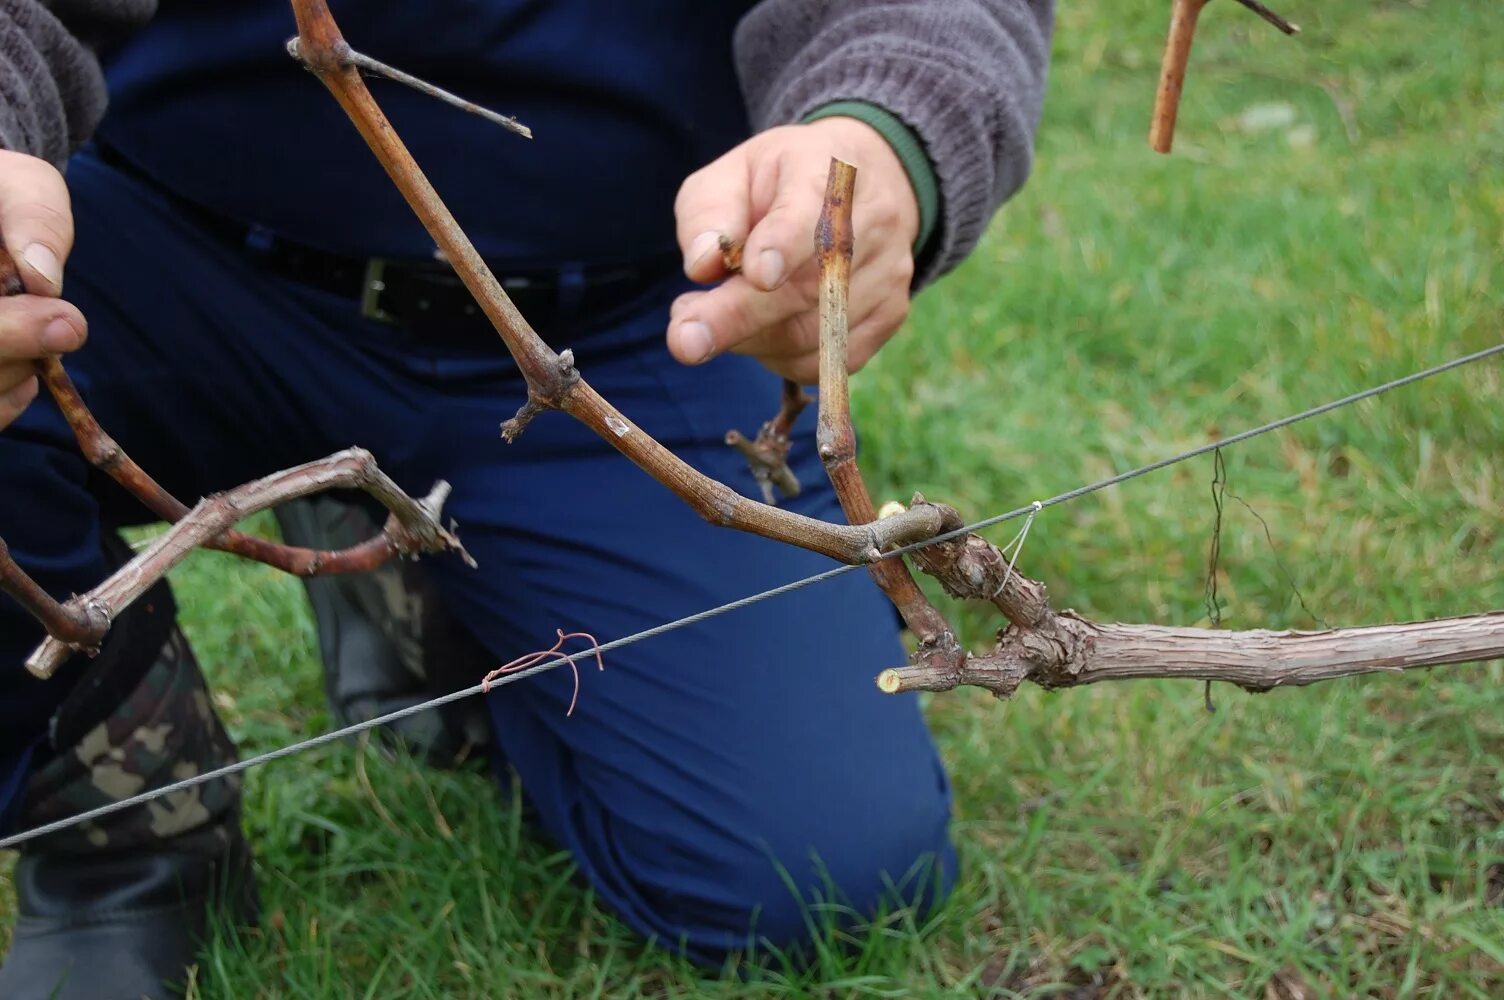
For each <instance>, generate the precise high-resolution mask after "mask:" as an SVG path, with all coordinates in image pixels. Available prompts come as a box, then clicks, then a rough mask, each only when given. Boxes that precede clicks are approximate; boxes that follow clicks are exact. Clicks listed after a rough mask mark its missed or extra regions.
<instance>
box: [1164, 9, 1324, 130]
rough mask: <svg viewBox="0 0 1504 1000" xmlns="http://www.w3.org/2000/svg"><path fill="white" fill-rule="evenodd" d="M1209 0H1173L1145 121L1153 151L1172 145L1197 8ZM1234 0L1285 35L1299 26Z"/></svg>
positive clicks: (1199, 14)
mask: <svg viewBox="0 0 1504 1000" xmlns="http://www.w3.org/2000/svg"><path fill="white" fill-rule="evenodd" d="M1209 2H1210V0H1173V3H1172V6H1171V9H1170V34H1169V37H1168V38H1167V39H1166V40H1165V55H1164V60H1163V61H1162V62H1161V64H1160V70H1159V90H1158V92H1157V93H1156V94H1155V98H1154V117H1153V119H1152V120H1151V122H1150V125H1149V145H1150V146H1151V147H1152V148H1153V149H1154V151H1155V152H1156V153H1168V152H1169V151H1170V147H1171V146H1172V145H1174V142H1175V119H1176V118H1177V117H1178V116H1179V114H1180V96H1181V94H1182V93H1183V92H1184V90H1185V72H1186V66H1187V64H1188V63H1189V62H1190V59H1191V43H1192V41H1193V40H1194V39H1195V37H1196V23H1197V21H1198V20H1199V18H1200V17H1201V8H1203V7H1205V6H1206V5H1207V3H1209ZM1238 2H1239V3H1241V4H1242V5H1243V6H1244V7H1247V8H1248V9H1249V10H1251V11H1253V12H1254V13H1255V14H1257V15H1258V16H1259V17H1261V18H1263V19H1264V20H1265V21H1268V22H1269V23H1270V24H1272V25H1274V26H1275V27H1276V28H1278V29H1279V30H1280V31H1283V32H1284V33H1285V34H1287V35H1293V34H1296V33H1297V32H1298V31H1300V28H1298V27H1296V26H1295V25H1294V24H1291V23H1290V22H1289V21H1287V20H1285V19H1284V18H1283V17H1280V16H1279V15H1278V14H1276V13H1275V12H1274V11H1272V10H1270V9H1269V8H1268V7H1265V6H1264V5H1263V4H1262V3H1259V2H1258V0H1238Z"/></svg>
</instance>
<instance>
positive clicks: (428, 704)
mask: <svg viewBox="0 0 1504 1000" xmlns="http://www.w3.org/2000/svg"><path fill="white" fill-rule="evenodd" d="M1501 353H1504V343H1500V344H1495V345H1494V346H1492V347H1487V348H1484V349H1483V350H1481V351H1475V352H1474V353H1472V354H1467V355H1463V356H1462V357H1459V358H1454V359H1452V360H1451V361H1447V362H1444V363H1442V364H1439V365H1435V366H1433V367H1431V368H1426V369H1423V370H1421V371H1418V372H1414V373H1412V374H1410V375H1406V376H1404V377H1403V378H1397V379H1395V380H1393V381H1392V382H1385V383H1383V384H1382V385H1376V386H1374V387H1372V388H1370V389H1365V390H1363V391H1362V392H1356V393H1353V394H1352V395H1350V396H1343V397H1342V398H1341V399H1335V400H1332V401H1331V402H1329V403H1323V404H1322V405H1320V406H1315V407H1312V408H1311V409H1309V410H1302V411H1301V412H1299V413H1296V414H1293V415H1291V416H1288V417H1282V418H1280V419H1279V420H1272V421H1270V422H1269V423H1267V424H1261V425H1259V426H1258V427H1254V428H1251V429H1249V430H1246V431H1242V432H1240V433H1238V434H1234V435H1233V436H1232V437H1229V438H1222V439H1219V440H1217V441H1212V442H1209V443H1207V444H1204V445H1200V446H1199V447H1196V448H1192V449H1190V450H1188V451H1183V452H1181V453H1180V454H1178V455H1173V456H1171V457H1169V458H1162V459H1160V460H1159V461H1157V462H1150V463H1149V464H1148V465H1141V466H1139V467H1138V468H1136V469H1130V470H1129V471H1127V472H1120V473H1118V474H1116V475H1113V476H1109V477H1107V478H1106V479H1100V480H1098V481H1096V482H1094V483H1088V484H1087V485H1085V486H1078V487H1076V488H1075V489H1073V490H1068V491H1067V492H1065V493H1060V494H1057V495H1055V496H1053V497H1050V498H1049V499H1048V500H1036V501H1034V502H1032V503H1030V504H1027V505H1026V506H1023V507H1017V508H1015V509H1013V510H1010V511H1007V512H1005V513H1002V514H996V515H993V516H992V517H989V518H984V519H983V520H980V521H976V522H973V523H972V524H968V525H966V526H965V527H963V528H957V529H956V530H954V531H949V532H946V533H945V534H942V535H937V536H935V537H934V538H927V539H925V540H924V541H922V542H915V543H913V544H911V545H905V546H903V547H901V548H897V549H893V550H891V551H889V552H885V553H883V554H882V555H881V556H880V557H879V558H882V559H894V558H898V557H900V556H903V555H906V554H908V553H910V552H914V551H916V550H918V549H922V548H924V547H925V546H928V545H934V544H935V543H937V542H942V541H947V540H949V539H952V538H959V537H961V536H963V535H967V534H970V533H972V532H975V531H981V530H983V529H985V528H990V527H992V526H993V525H997V524H1002V523H1003V522H1004V521H1011V520H1014V519H1015V518H1019V517H1023V516H1025V515H1028V514H1031V513H1032V514H1038V513H1039V511H1041V510H1043V509H1044V508H1046V507H1054V506H1057V505H1059V504H1063V503H1069V502H1070V501H1072V500H1077V499H1079V498H1081V497H1084V496H1087V495H1089V494H1092V493H1096V492H1099V491H1101V490H1105V489H1107V488H1108V487H1110V486H1116V485H1118V484H1119V483H1126V482H1128V481H1129V480H1130V479H1137V478H1139V477H1141V476H1147V475H1149V474H1150V473H1151V472H1158V471H1159V470H1161V469H1166V468H1169V467H1170V466H1172V465H1177V464H1179V463H1181V462H1187V461H1190V460H1191V459H1193V458H1199V457H1200V456H1202V455H1206V454H1209V453H1211V452H1214V451H1217V450H1218V449H1221V448H1228V447H1231V446H1232V445H1235V444H1241V443H1242V442H1244V441H1250V440H1252V439H1253V438H1256V437H1260V436H1262V435H1264V434H1269V433H1271V432H1273V431H1277V430H1281V429H1283V428H1285V427H1289V426H1291V425H1292V424H1297V423H1300V422H1301V421H1303V420H1309V419H1310V418H1312V417H1319V416H1322V415H1323V414H1327V413H1331V412H1332V411H1333V410H1340V409H1342V408H1343V407H1347V406H1351V405H1353V404H1354V403H1359V402H1362V401H1363V400H1365V399H1372V398H1373V397H1374V396H1378V395H1381V394H1383V393H1386V392H1389V391H1390V390H1393V389H1399V388H1403V387H1404V386H1407V385H1413V384H1415V383H1416V382H1420V381H1423V380H1425V379H1428V378H1431V377H1433V376H1436V375H1440V374H1442V373H1444V372H1448V371H1451V370H1453V369H1454V368H1461V367H1463V366H1465V365H1470V364H1474V363H1475V362H1478V361H1482V360H1484V359H1486V358H1490V357H1493V356H1494V355H1497V354H1501ZM864 568H865V564H856V565H849V566H837V567H835V568H834V569H829V570H826V571H825V572H823V573H816V574H814V575H812V576H807V577H805V578H803V579H802V580H795V581H793V582H792V583H785V584H783V585H781V586H778V587H773V588H772V589H770V590H764V591H762V592H761V593H757V594H752V595H750V596H748V597H743V598H741V599H739V600H735V601H731V602H729V603H727V604H722V605H720V606H719V607H714V608H710V609H708V610H706V611H700V612H697V613H696V614H692V615H688V616H686V617H684V618H680V619H678V620H676V621H672V622H666V623H664V624H662V625H657V626H654V627H653V628H649V629H644V630H643V631H641V632H636V633H633V634H632V635H629V636H624V637H623V638H620V639H613V640H611V641H610V642H605V643H602V644H601V645H600V647H599V652H601V653H609V652H610V651H611V650H613V649H621V648H622V647H624V646H630V645H633V644H634V643H638V642H642V641H643V640H644V639H652V638H655V637H657V636H660V635H664V634H666V633H668V632H673V631H676V630H678V629H681V628H688V627H689V626H691V625H698V624H699V623H701V622H704V621H708V620H709V619H711V618H717V617H719V616H721V615H724V614H729V613H730V612H732V611H739V610H741V609H742V608H746V607H750V606H751V605H753V604H759V603H761V602H762V601H767V600H771V599H773V598H775V597H782V596H783V595H784V594H790V593H793V592H794V591H796V590H801V589H803V588H805V587H811V586H814V585H815V584H818V583H824V582H826V581H827V580H833V579H835V578H836V577H838V576H843V575H845V574H847V573H850V572H853V571H855V570H859V569H864ZM596 653H597V650H596V649H594V648H592V649H587V650H583V651H581V652H578V653H573V654H570V655H569V656H561V657H559V658H557V659H553V660H549V661H548V662H546V663H540V664H538V665H537V666H534V667H530V668H529V669H527V670H522V671H519V672H517V673H515V674H508V675H507V676H505V677H501V678H499V679H497V680H494V681H491V682H490V683H489V685H487V684H486V683H484V682H483V683H480V684H474V685H471V686H470V687H467V688H465V689H463V690H460V691H454V692H451V693H449V694H446V695H442V696H440V697H438V698H434V699H432V700H430V701H425V702H422V703H421V704H417V705H410V706H408V707H407V708H403V709H399V710H398V711H395V712H389V713H387V714H386V715H380V716H377V717H376V718H374V719H367V720H365V721H364V722H357V723H354V724H353V725H349V726H345V727H344V728H343V729H336V730H333V731H331V732H327V733H323V734H322V735H319V736H314V737H312V738H310V739H306V740H301V741H299V742H297V743H291V744H288V745H287V746H284V747H280V748H278V749H276V750H269V751H267V752H266V753H263V754H257V755H256V756H254V757H248V758H246V759H245V760H242V761H237V762H236V763H234V764H229V765H227V766H225V767H220V768H215V769H214V770H212V771H206V772H204V773H203V774H199V775H195V776H193V777H191V778H185V779H183V780H182V781H175V782H173V783H172V784H170V785H164V786H162V787H161V788H154V789H151V790H150V791H146V792H142V793H140V794H138V795H133V796H131V797H129V798H125V799H121V800H119V801H117V802H111V803H108V804H106V805H103V806H99V807H97V808H95V809H90V810H87V811H86V812H82V813H79V814H77V815H75V816H69V817H68V818H66V819H60V820H56V821H54V822H51V823H45V824H43V825H41V826H38V827H34V828H32V829H30V830H25V831H23V832H21V833H17V834H13V835H11V836H9V837H5V838H3V839H0V850H3V849H6V848H12V847H17V846H19V845H21V844H24V843H26V842H27V841H28V840H32V839H34V838H36V837H41V836H45V835H47V834H49V833H56V832H57V831H59V830H66V829H68V828H69V827H72V826H77V825H78V824H80V823H87V822H90V821H92V820H95V819H100V818H102V817H105V816H108V815H110V814H112V813H116V812H120V811H121V810H124V809H129V808H131V807H133V806H137V805H141V804H143V803H146V802H151V801H153V800H154V799H159V798H162V797H164V796H167V795H172V794H174V793H175V792H180V791H184V790H186V789H189V788H194V787H196V786H198V785H202V784H204V783H206V782H209V781H215V780H217V779H219V778H226V777H230V776H231V775H235V774H239V773H241V772H243V771H248V770H250V769H251V768H253V767H259V766H261V765H262V764H268V763H271V762H272V761H274V760H281V759H282V758H284V757H291V756H293V755H295V754H299V753H302V752H303V751H305V750H312V749H315V748H316V747H321V746H324V745H325V744H328V743H333V742H334V741H336V740H340V739H344V738H345V737H347V736H354V735H356V734H357V733H362V732H365V731H366V730H369V729H374V728H376V727H377V726H383V725H386V724H387V723H391V722H396V721H398V720H399V719H405V718H407V717H408V716H410V715H416V714H417V713H419V712H423V711H427V710H428V709H430V708H438V707H441V706H443V705H448V704H451V703H453V702H456V701H460V700H462V699H464V698H470V697H473V696H474V695H477V694H481V693H483V692H485V691H487V690H488V689H489V690H493V691H494V690H495V689H496V688H499V687H504V686H506V685H508V684H515V683H516V682H517V681H520V680H523V679H525V678H528V677H533V676H536V675H537V674H541V673H543V672H545V671H548V670H553V669H555V668H557V667H562V666H566V665H568V664H571V663H574V662H576V661H578V660H581V659H584V658H586V657H592V656H595V655H596Z"/></svg>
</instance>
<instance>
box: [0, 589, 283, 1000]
mask: <svg viewBox="0 0 1504 1000" xmlns="http://www.w3.org/2000/svg"><path fill="white" fill-rule="evenodd" d="M173 619H174V609H173V606H172V596H171V592H170V591H169V590H167V588H166V585H165V583H164V584H159V585H158V587H157V588H154V590H153V591H152V592H149V593H148V594H147V595H146V596H145V597H143V598H142V600H141V601H140V602H138V603H137V604H136V605H134V606H133V607H132V608H131V609H129V610H128V611H127V612H126V613H125V614H122V615H121V616H120V618H119V619H118V620H117V622H116V624H115V627H114V628H112V629H111V632H110V635H109V636H108V638H107V640H106V642H105V646H104V650H103V651H102V652H101V653H100V655H99V656H98V657H97V658H96V659H95V660H94V661H93V663H92V664H91V665H90V666H89V667H88V669H87V670H86V671H85V673H84V675H83V677H82V678H81V679H80V680H79V681H78V683H77V684H76V685H75V687H74V689H73V691H72V692H71V693H70V694H69V696H68V699H67V701H65V702H64V704H63V706H62V707H61V708H60V709H59V710H58V713H57V714H56V715H55V716H54V717H53V719H52V723H51V729H50V741H49V744H50V745H49V746H48V747H46V753H45V755H44V756H42V758H41V759H39V760H38V761H37V764H36V767H35V769H34V771H33V773H32V775H31V778H30V781H29V784H28V786H27V798H26V804H25V810H24V815H23V817H22V819H21V821H20V822H19V824H18V828H19V829H23V830H24V829H29V828H32V827H35V826H38V825H40V824H42V823H47V822H50V821H52V820H57V819H63V818H66V817H69V816H73V815H75V814H77V813H80V812H82V811H84V810H87V809H92V808H94V807H96V806H100V805H104V804H107V803H110V802H115V801H119V800H121V799H123V798H127V797H129V796H131V795H134V794H136V793H137V792H140V791H143V790H145V789H149V788H157V787H161V786H163V785H166V784H170V783H171V782H173V781H178V780H181V779H183V778H187V777H190V776H192V775H195V774H200V773H202V772H204V771H207V770H210V769H212V768H216V767H220V766H222V765H224V764H227V763H230V762H231V761H233V760H234V759H235V747H234V744H232V743H231V741H230V738H229V736H228V735H227V734H226V733H225V731H224V727H223V726H222V725H221V724H220V721H219V719H218V717H217V716H216V715H215V713H214V709H213V708H212V706H211V704H210V702H209V696H208V692H207V691H206V689H205V686H204V680H203V676H202V674H201V673H200V672H199V667H198V663H197V662H196V661H195V660H194V657H193V653H192V651H191V650H190V649H189V648H188V643H187V641H186V640H185V639H184V637H183V634H182V633H181V632H180V631H179V630H178V628H177V626H176V625H175V624H174V621H173ZM14 881H15V891H16V902H17V908H18V910H19V914H20V915H19V917H18V918H17V920H16V926H15V930H14V932H13V933H12V935H11V944H10V952H9V954H8V955H7V957H6V960H5V965H4V967H3V968H0V997H5V998H7V1000H30V998H32V997H37V998H42V997H47V998H57V1000H85V998H87V1000H111V998H117V997H118V998H121V1000H125V998H130V1000H139V998H141V997H151V998H154V1000H155V998H166V997H170V996H177V995H179V990H180V989H181V987H182V986H183V985H184V984H185V983H186V982H187V981H188V979H189V975H190V973H189V968H190V966H192V965H193V964H194V963H195V961H196V960H197V954H198V949H199V945H200V943H201V942H202V941H203V940H204V939H205V937H206V936H207V933H208V931H209V930H210V921H211V919H212V917H213V916H214V915H215V914H218V915H220V916H221V917H222V918H223V919H225V920H226V921H228V922H231V923H235V924H245V923H253V922H254V921H255V918H256V910H257V903H256V889H255V882H254V879H253V876H252V872H251V853H250V849H249V847H248V846H247V845H246V842H245V839H244V837H243V836H242V834H241V831H240V779H239V778H238V777H235V778H228V779H223V780H219V781H212V782H208V783H206V784H203V785H199V786H197V787H195V788H192V789H189V790H187V791H184V792H181V793H179V794H176V795H172V796H168V797H166V798H162V799H158V800H156V801H154V802H150V803H147V804H145V805H143V806H138V807H135V808H132V809H126V810H123V811H121V812H118V813H114V814H112V815H110V816H106V817H103V818H102V819H100V820H98V821H96V822H93V823H87V824H83V825H80V826H76V827H73V828H71V829H67V830H62V831H59V832H57V833H54V834H50V835H48V836H46V837H43V838H40V839H38V840H34V841H31V842H29V843H27V844H24V845H22V847H21V856H20V858H19V860H18V861H17V862H16V868H15V873H14Z"/></svg>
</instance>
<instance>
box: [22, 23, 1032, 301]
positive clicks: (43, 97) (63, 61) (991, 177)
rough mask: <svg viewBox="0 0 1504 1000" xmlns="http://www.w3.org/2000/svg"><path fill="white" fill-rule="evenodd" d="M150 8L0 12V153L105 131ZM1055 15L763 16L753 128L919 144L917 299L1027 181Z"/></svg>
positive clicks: (754, 60)
mask: <svg viewBox="0 0 1504 1000" xmlns="http://www.w3.org/2000/svg"><path fill="white" fill-rule="evenodd" d="M156 6H157V0H0V146H3V147H4V148H7V149H14V150H20V151H23V152H27V153H31V154H33V155H36V156H40V157H42V158H44V159H47V160H50V161H52V162H53V163H55V164H58V165H61V164H62V163H63V161H65V160H66V159H67V157H68V155H69V154H70V153H71V152H72V151H73V150H75V149H77V148H78V146H79V145H80V144H82V143H83V142H84V141H85V140H86V139H87V138H88V137H89V135H90V134H91V133H92V132H93V130H94V128H95V126H96V125H98V124H99V120H100V118H101V117H102V116H103V115H104V109H105V87H104V79H103V76H102V75H101V72H100V68H99V63H98V61H97V60H96V59H95V58H94V56H93V48H94V47H95V46H96V45H98V44H100V43H102V42H105V41H108V40H110V39H112V38H116V37H119V36H121V35H123V34H124V33H127V32H129V31H130V30H131V29H132V28H134V27H137V26H139V25H141V24H144V23H145V22H146V21H148V20H149V19H150V18H151V16H152V14H153V13H154V12H155V11H156ZM1053 13H1054V0H762V2H761V3H759V4H757V6H756V7H754V8H753V9H752V11H751V12H750V13H748V14H747V16H746V17H745V18H744V19H743V20H742V22H741V24H740V25H739V26H738V27H737V31H736V60H737V70H738V72H739V74H740V77H741V82H742V91H743V94H744V95H745V97H746V101H747V107H748V109H749V111H750V113H751V120H752V124H753V127H754V128H758V129H762V128H768V127H771V126H774V125H779V124H784V123H787V122H796V121H800V120H802V119H803V118H804V117H805V116H806V115H808V114H810V113H811V112H813V111H815V110H817V109H818V108H820V107H822V106H824V105H827V104H831V103H833V102H836V101H845V100H856V101H864V102H866V103H869V104H875V105H878V106H879V107H882V108H886V109H887V110H888V111H890V112H892V113H893V114H895V115H897V116H898V117H899V118H900V119H901V120H902V121H903V122H904V123H905V124H907V125H908V126H909V127H910V128H911V129H912V130H913V131H914V132H915V133H917V134H918V136H919V138H920V140H921V141H922V142H923V143H924V145H925V149H926V151H927V152H928V154H929V158H930V162H931V164H932V165H933V167H934V170H935V176H936V178H937V179H938V181H939V186H940V198H941V205H942V210H941V215H940V220H939V230H938V231H937V233H936V235H935V237H934V243H933V244H932V245H933V247H934V250H933V252H932V253H931V254H928V255H927V256H928V257H929V263H928V266H927V267H926V268H925V274H924V275H921V276H920V282H921V283H923V282H924V281H927V280H932V279H933V278H934V277H936V276H937V275H939V274H943V273H944V272H945V271H947V270H949V269H950V268H951V267H954V266H955V265H956V264H957V263H959V262H960V260H961V259H962V258H964V257H965V256H966V254H967V253H968V252H970V250H971V249H972V247H974V246H975V245H976V242H977V240H978V239H979V238H980V236H981V233H982V230H983V228H984V227H985V226H986V224H987V221H988V219H990V218H991V216H992V213H993V212H995V211H996V210H997V208H998V206H999V205H1001V204H1002V203H1003V201H1004V200H1005V199H1006V198H1007V197H1008V196H1009V195H1011V194H1013V192H1014V191H1016V190H1018V188H1019V186H1020V185H1022V184H1023V182H1024V178H1025V177H1026V176H1027V175H1028V172H1029V166H1030V162H1031V159H1032V147H1033V138H1034V129H1035V126H1036V125H1037V124H1038V121H1039V109H1040V104H1041V102H1042V100H1043V94H1044V81H1045V69H1046V66H1047V64H1048V59H1049V45H1050V30H1051V25H1052V21H1053Z"/></svg>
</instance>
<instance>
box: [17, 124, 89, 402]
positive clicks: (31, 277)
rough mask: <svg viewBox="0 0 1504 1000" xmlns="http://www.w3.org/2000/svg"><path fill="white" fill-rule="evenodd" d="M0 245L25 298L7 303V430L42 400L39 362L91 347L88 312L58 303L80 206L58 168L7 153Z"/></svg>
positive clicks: (20, 296)
mask: <svg viewBox="0 0 1504 1000" xmlns="http://www.w3.org/2000/svg"><path fill="white" fill-rule="evenodd" d="M0 241H3V245H4V247H5V248H6V249H7V250H8V251H9V252H10V254H11V256H12V257H13V258H14V259H15V263H16V269H17V271H18V272H19V273H20V276H21V284H22V293H21V294H19V295H12V296H9V297H6V298H0V430H4V429H5V428H6V427H7V426H9V425H10V423H11V421H13V420H15V419H16V417H18V416H20V414H21V411H22V410H24V409H26V407H27V405H28V404H29V403H30V402H31V401H32V400H33V399H35V398H36V395H37V378H36V364H35V363H36V362H37V361H38V360H40V359H41V358H44V357H47V356H48V355H56V354H66V353H68V352H69V351H76V350H78V348H79V347H81V346H83V342H84V337H85V335H86V334H87V331H88V326H87V324H85V323H84V317H83V313H81V312H79V311H78V310H77V309H76V308H74V307H73V306H71V305H69V304H68V303H66V302H64V301H63V300H62V299H60V298H58V295H59V294H61V293H62V290H63V262H64V261H65V260H67V259H68V251H70V250H72V249H73V209H72V206H71V205H70V203H69V200H68V187H67V185H65V184H64V183H63V175H62V174H60V173H58V172H57V169H56V168H55V167H53V166H52V164H50V163H48V162H46V161H45V160H39V159H37V158H36V157H34V156H27V155H25V154H24V153H11V152H6V151H4V150H0Z"/></svg>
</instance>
